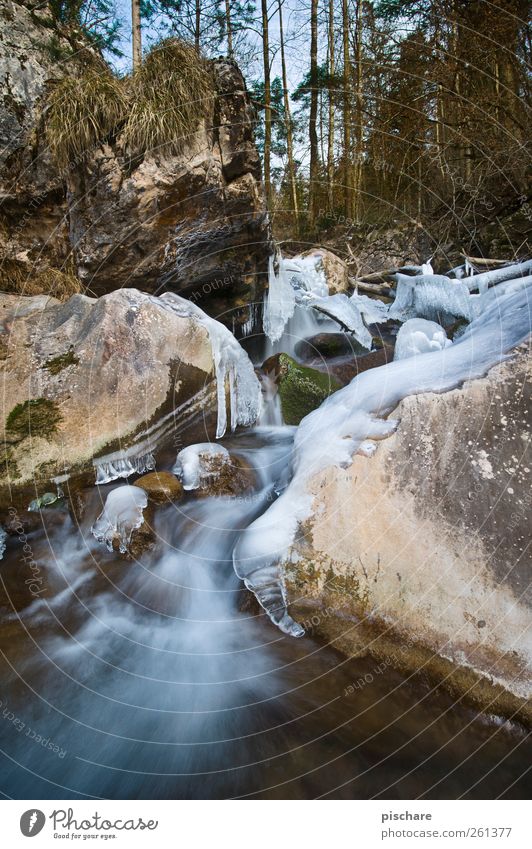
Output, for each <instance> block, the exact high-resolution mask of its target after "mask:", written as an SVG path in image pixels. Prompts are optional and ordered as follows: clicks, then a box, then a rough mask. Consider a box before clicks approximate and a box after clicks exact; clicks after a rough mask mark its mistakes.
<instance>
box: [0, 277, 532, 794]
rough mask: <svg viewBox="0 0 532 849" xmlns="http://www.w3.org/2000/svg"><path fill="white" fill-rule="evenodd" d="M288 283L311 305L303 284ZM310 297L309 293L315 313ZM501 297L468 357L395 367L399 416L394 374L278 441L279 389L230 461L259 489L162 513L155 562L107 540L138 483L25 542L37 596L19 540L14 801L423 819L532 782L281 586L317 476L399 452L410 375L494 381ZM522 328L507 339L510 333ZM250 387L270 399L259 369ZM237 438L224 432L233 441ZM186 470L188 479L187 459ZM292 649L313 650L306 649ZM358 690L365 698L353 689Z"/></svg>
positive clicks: (444, 703)
mask: <svg viewBox="0 0 532 849" xmlns="http://www.w3.org/2000/svg"><path fill="white" fill-rule="evenodd" d="M291 264H292V266H293V267H296V266H297V268H298V271H297V273H298V274H299V275H300V280H299V282H300V283H301V280H302V278H303V277H304V274H303V271H302V268H301V265H298V263H297V262H295V261H291ZM294 274H295V272H294ZM296 277H297V275H296ZM312 285H313V283H312V275H311V282H310V284H309V287H308V288H307V287H306V286H303V287H301V285H300V287H299V288H300V291H303V290H305V291H307V292H309V291H310V289H312ZM499 285H500V286H501V290H500V295H499V296H498V295H497V294H493V295H492V294H491V292H496V289H498V288H499V286H496V288H495V289H493V290H490V291H488V292H487V293H485V294H484V295H482V296H481V297H483V298H484V297H485V298H486V301H485V307H484V308H485V315H484V313H483V315H484V318H482V319H481V320H480V324H479V325H477V326H476V327H472V328H471V330H468V331H466V332H465V334H464V335H463V337H462V338H463V340H464V341H463V342H460V343H459V344H458V343H454V344H453V345H450V346H447V347H445V348H444V349H442V350H436V351H435V353H429V354H420V353H419V352H418V349H419V351H421V350H424V349H425V348H424V345H425V343H424V341H423V340H422V343H423V344H422V345H421V347H420V346H419V345H417V347H416V345H410V347H409V357H410V366H409V358H405V359H399V360H398V361H397V362H396V363H393V364H390V365H392V366H393V367H394V370H392V371H390V372H389V373H390V375H397V376H398V381H396V382H395V383H394V382H393V381H392V382H391V383H387V384H386V386H387V391H388V389H390V387H391V386H392V385H393V387H394V390H393V391H394V393H395V394H394V395H393V397H391V396H390V395H389V393H388V395H386V393H385V394H383V392H382V389H383V382H382V380H381V379H380V377H379V374H378V372H381V377H382V369H379V370H377V371H375V372H374V373H373V377H372V375H371V373H370V372H367V373H366V378H365V381H363V382H361V383H362V385H361V387H360V389H361V394H358V393H357V391H356V386H355V384H351V385H350V386H349V387H347V388H346V390H343V391H342V392H338V393H336V395H334V396H332V397H331V399H330V401H329V402H327V403H326V404H325V405H322V407H321V408H320V410H318V411H316V413H315V414H311V417H308V418H307V419H305V420H304V421H303V423H302V425H301V426H300V428H299V429H296V428H290V427H284V426H283V425H282V420H281V416H280V408H279V405H278V397H277V395H276V392H275V391H274V389H275V386H274V385H273V384H272V382H271V378H269V377H268V376H267V375H266V376H264V377H263V386H262V388H263V394H262V407H261V412H260V419H259V422H258V426H256V427H254V428H252V429H248V430H247V431H243V432H241V433H239V434H237V435H234V436H231V437H229V438H226V439H224V440H223V443H221V444H222V445H223V447H224V448H225V449H226V450H227V451H228V452H229V453H230V454H234V455H235V456H236V457H238V458H240V459H241V461H242V462H243V463H244V464H245V465H246V467H247V468H248V469H249V471H250V474H251V475H252V477H253V480H254V485H253V489H252V490H251V491H249V492H245V493H242V495H240V496H236V497H231V498H229V497H216V496H210V497H205V496H203V497H197V496H195V495H194V494H193V492H194V490H193V489H192V490H190V491H189V490H187V492H188V493H189V494H187V496H186V498H185V499H184V500H183V501H178V502H176V503H171V504H168V506H163V507H159V508H158V509H157V510H156V511H155V512H154V514H153V518H149V521H150V522H153V530H154V532H155V545H154V546H153V547H152V548H151V549H148V550H146V551H144V553H143V554H141V555H140V556H139V558H138V560H136V561H135V560H134V561H130V562H128V561H125V560H124V559H122V558H120V557H119V555H118V554H117V553H116V552H114V551H109V550H108V548H107V547H106V545H105V544H103V543H100V542H98V541H97V539H95V537H94V536H93V534H92V533H91V527H92V526H93V525H94V524H95V523H97V520H98V517H99V516H100V515H101V514H102V512H103V511H104V505H105V503H106V501H107V497H108V495H109V493H112V492H114V491H117V490H118V489H119V487H122V486H123V483H118V484H117V483H113V484H105V485H102V486H99V487H92V488H88V489H86V490H85V491H84V500H85V504H84V510H83V511H82V512H81V513H79V512H76V513H75V514H74V513H72V514H69V512H67V511H66V510H65V509H62V508H61V506H59V507H57V506H54V507H50V508H47V509H44V510H42V512H41V517H42V522H43V527H42V528H40V529H39V528H35V529H34V530H33V531H32V532H31V533H28V535H27V544H29V545H30V547H31V551H32V557H33V561H34V562H35V564H37V565H38V574H33V575H31V578H32V581H33V584H32V586H35V589H34V590H31V591H28V584H27V583H26V581H27V578H26V573H27V566H26V565H25V563H24V561H23V560H21V556H22V555H21V551H22V544H21V543H22V539H20V540H19V539H18V538H17V536H16V535H15V536H13V535H12V536H10V537H8V538H7V541H6V540H4V542H6V543H7V546H6V547H7V550H6V553H5V559H4V560H3V561H2V568H1V570H0V576H1V578H2V580H1V595H0V604H1V606H2V614H3V621H4V624H3V627H2V628H1V629H0V650H1V651H0V670H1V674H2V680H3V683H4V689H3V692H2V697H1V704H0V759H1V762H2V772H1V775H2V779H1V782H2V783H1V785H0V787H1V790H2V791H3V792H4V794H5V795H8V796H11V797H14V798H28V797H29V798H39V799H46V798H58V797H59V798H73V799H75V798H100V797H104V798H106V797H109V798H113V797H114V798H224V797H234V796H255V797H257V798H261V797H268V798H275V797H279V798H313V797H315V796H318V795H324V794H330V795H331V796H333V797H338V798H352V797H353V795H360V796H361V797H363V798H367V797H368V795H369V796H373V795H376V794H381V795H382V796H383V798H386V797H387V796H392V797H393V798H396V797H397V796H398V795H399V796H403V797H405V798H414V797H416V796H418V795H419V794H420V793H421V792H423V793H426V789H427V787H432V786H433V785H434V788H435V790H434V791H432V795H434V796H436V797H440V796H441V798H448V796H449V794H450V795H452V794H453V789H454V784H453V782H455V781H457V780H459V781H460V783H461V784H460V786H465V787H467V786H469V784H471V785H475V788H476V790H475V792H478V795H479V797H480V798H485V797H491V796H493V795H496V794H497V793H498V792H499V790H504V789H505V786H506V784H505V781H504V778H503V777H501V771H500V770H496V769H494V768H492V766H493V767H494V766H495V765H496V764H498V763H499V762H500V761H501V760H502V759H504V760H505V764H506V767H507V769H509V770H510V772H511V773H512V775H513V776H519V775H521V774H523V775H524V774H525V773H526V769H527V767H528V758H527V755H526V752H525V751H522V750H521V748H520V747H519V746H516V745H515V739H516V735H517V737H518V735H519V733H520V732H519V729H518V728H516V727H510V726H505V730H504V731H502V730H501V729H502V726H501V725H500V724H489V723H483V722H481V721H480V720H478V721H475V722H473V721H472V719H471V715H470V712H469V711H467V710H465V709H464V710H462V709H461V708H460V706H457V705H456V703H455V702H454V701H452V700H450V699H449V700H447V699H446V697H445V696H443V695H441V694H439V695H437V696H436V695H434V694H430V693H428V692H427V691H426V690H421V689H417V685H413V684H412V682H410V683H407V684H404V683H403V681H402V679H401V677H400V676H399V675H398V674H396V673H395V672H393V671H392V670H391V669H387V670H386V673H385V674H376V672H375V666H374V663H373V662H372V661H371V660H370V659H364V658H359V659H356V660H347V659H345V658H342V657H340V656H339V655H337V654H336V653H335V652H334V651H332V650H331V649H329V648H327V647H325V646H323V645H321V644H320V643H318V642H317V641H316V640H314V639H313V638H312V630H313V624H314V623H313V621H312V620H309V622H303V623H301V624H300V625H296V623H294V622H293V620H291V619H290V617H289V615H288V612H287V611H286V606H285V601H284V596H283V586H282V579H281V577H280V576H279V574H278V573H277V567H276V561H277V559H278V558H279V557H280V556H282V555H283V554H284V553H285V549H286V545H287V544H288V545H289V542H290V533H291V530H292V529H293V528H295V527H296V525H297V522H298V521H299V519H300V515H303V514H304V512H305V510H306V509H307V508H308V504H307V501H306V500H305V496H304V493H303V483H304V481H305V479H306V476H307V475H308V474H311V473H312V471H313V470H315V469H318V468H322V467H323V463H325V462H329V463H330V462H338V463H340V464H342V463H349V460H350V455H351V453H352V451H353V450H354V448H355V447H356V446H357V445H358V446H359V447H360V446H361V445H362V444H363V443H364V441H366V442H367V440H368V438H369V439H371V438H377V437H380V436H383V435H385V433H386V432H389V431H390V430H391V429H392V428H393V426H394V423H393V422H390V421H387V420H386V419H385V418H384V415H385V411H384V409H383V405H384V406H385V407H386V405H388V406H387V408H388V407H389V408H390V409H391V408H392V407H393V406H394V403H396V399H397V398H398V397H400V395H401V392H402V391H403V390H404V387H405V385H406V384H408V386H407V388H406V390H405V391H408V392H414V391H416V389H417V390H418V391H419V381H418V382H417V383H416V382H415V380H414V376H415V373H416V372H417V374H418V376H419V375H421V376H423V375H424V377H423V385H422V387H421V388H422V389H430V388H433V387H434V384H435V383H436V384H438V388H440V389H441V388H445V386H450V385H455V383H456V382H457V380H458V381H459V380H460V379H462V378H463V376H464V374H468V373H469V372H470V368H471V364H473V365H475V373H477V372H478V373H479V374H480V373H483V371H484V370H485V369H486V368H488V367H489V365H490V364H491V363H493V362H497V361H498V360H499V359H500V358H501V356H502V352H503V350H506V349H507V348H508V347H509V346H510V345H511V344H513V343H514V342H515V341H516V339H518V338H519V339H520V338H522V335H523V333H524V330H525V329H526V328H525V326H524V325H525V323H526V322H525V318H526V316H525V309H524V307H526V293H527V288H528V287H527V284H526V282H525V280H524V279H523V280H519V281H515V280H510V281H509V282H504V283H500V284H499ZM503 286H504V287H505V288H504V289H503ZM471 288H474V287H473V286H472V287H471ZM310 294H311V295H312V297H315V298H325V297H326V294H324V293H323V291H322V292H321V293H318V292H314V293H312V292H311V293H310ZM473 297H475V296H473ZM477 297H478V296H477ZM504 298H508V301H504V302H503V299H504ZM521 307H523V309H521ZM177 308H178V309H182V308H183V307H182V305H180V304H178V305H177ZM506 310H509V312H508V320H507V321H506V323H505V324H504V327H503V328H502V329H501V330H500V332H499V335H498V336H497V333H496V332H495V331H496V328H497V326H498V325H497V315H499V314H500V313H503V314H504V313H505V311H506ZM291 322H293V324H291ZM298 322H300V324H299V325H298ZM324 327H328V328H331V329H333V330H334V331H337V330H338V323H337V322H333V321H332V320H331V319H329V318H323V317H322V316H320V315H319V314H318V313H317V311H316V310H315V309H308V308H307V307H305V306H303V305H301V310H300V312H298V305H297V304H296V306H295V310H294V313H293V315H292V317H291V318H289V319H288V321H287V323H286V325H285V327H284V335H281V337H280V338H278V339H277V341H276V342H275V343H274V344H275V345H277V346H280V347H279V349H280V350H284V351H287V352H288V353H290V351H293V346H294V342H295V341H299V340H300V339H301V338H305V337H306V336H309V335H313V334H314V333H316V332H322V331H323V329H324ZM317 328H319V329H317ZM416 329H418V328H417V326H416ZM211 330H212V328H211ZM425 331H426V328H425ZM215 332H217V331H215ZM434 333H436V331H435V330H434ZM211 338H212V337H211ZM427 340H428V342H427V344H429V343H430V341H431V340H430V339H429V338H428V336H427ZM217 341H219V342H220V347H219V354H217V355H215V356H216V358H217V364H218V367H217V370H218V372H219V374H220V375H221V376H222V373H223V376H222V381H223V384H224V385H225V377H226V375H228V377H229V379H230V380H232V382H233V387H234V388H235V387H236V389H237V390H238V388H239V375H238V372H237V371H236V372H235V370H234V369H233V370H231V363H230V361H229V360H228V359H227V357H226V356H225V354H224V353H223V349H224V346H225V351H228V350H229V349H231V350H233V343H232V342H231V341H230V340H229V339H228V338H226V337H224V338H223V339H220V340H218V339H217ZM477 342H478V343H479V344H478V345H477ZM442 344H443V345H444V344H445V342H444V341H443V342H442ZM460 346H461V347H460ZM213 347H214V345H213ZM461 351H462V352H464V357H462V356H461V354H460V352H461ZM272 352H273V351H272ZM425 357H433V358H440V359H433V360H432V361H431V362H432V363H434V368H432V367H431V368H429V369H428V371H427V370H426V369H423V368H420V366H421V364H422V363H425V362H428V360H425V359H424V358H425ZM446 357H447V358H448V359H445V364H446V365H445V368H442V364H444V359H443V358H446ZM449 357H450V359H449ZM466 361H468V362H469V372H468V368H467V367H466V365H465V364H466ZM383 368H384V369H388V368H389V366H385V367H383ZM244 378H245V380H246V381H247V383H248V384H249V385H250V386H251V388H252V389H253V391H254V383H253V380H251V377H250V374H249V369H248V367H247V366H246V371H245V375H244ZM248 378H249V380H248ZM409 381H410V382H409ZM438 381H439V383H438ZM442 381H443V383H442ZM443 384H445V386H443ZM372 387H373V389H372ZM240 388H242V383H241V382H240ZM244 397H245V393H244V394H243V395H241V401H240V404H239V403H238V402H236V409H237V411H240V412H238V416H242V419H243V420H245V419H246V417H248V420H252V419H254V418H255V417H256V413H257V411H258V400H257V401H252V402H251V405H250V404H246V403H244V402H243V400H242V399H243V398H244ZM250 397H255V396H254V395H253V393H251V396H250ZM394 399H395V400H394ZM376 401H378V402H379V404H380V406H379V404H377V403H376ZM374 402H375V403H374ZM224 403H225V399H224ZM254 404H256V407H255V408H254V411H252V410H251V406H253V405H254ZM224 409H225V407H224ZM252 413H253V415H252ZM381 416H382V418H381ZM309 420H310V421H309ZM237 423H238V422H237ZM223 424H224V422H223V417H222V419H221V420H220V419H219V429H221V428H222V425H223ZM294 437H295V450H294V449H293V443H294ZM204 439H205V437H204V435H203V434H202V435H201V438H200V439H198V442H204ZM150 450H151V449H150ZM178 453H180V452H179V451H177V450H175V448H174V449H173V450H170V449H169V448H166V449H164V450H154V451H153V456H154V458H155V460H156V463H157V468H158V469H162V468H163V469H164V468H167V469H170V468H173V467H174V464H176V458H177V454H178ZM222 453H223V452H222ZM192 454H194V452H192ZM194 456H195V455H194ZM194 456H192V458H191V457H188V455H187V456H186V457H185V458H184V459H185V461H187V457H188V460H191V461H194ZM115 461H116V458H112V462H115ZM180 462H181V467H183V455H181V460H180ZM194 468H195V467H193V468H192V472H194ZM118 471H120V469H118ZM126 471H127V470H126ZM189 471H190V470H189ZM183 473H184V472H183ZM102 477H104V475H103V470H102ZM133 483H134V481H133ZM191 493H192V494H191ZM114 500H116V498H115V499H114ZM118 500H119V501H121V498H119V499H118ZM134 501H135V505H136V506H138V505H137V500H136V499H134ZM142 504H144V501H142ZM295 507H297V509H294V508H295ZM298 511H299V512H298ZM137 518H138V517H137ZM134 524H137V521H136V520H135V522H134ZM103 538H104V541H105V542H107V538H106V537H105V534H103ZM272 553H275V554H276V557H274V558H272ZM234 556H235V566H236V572H237V573H238V574H239V575H241V577H242V578H243V579H244V580H245V581H246V583H247V584H248V586H250V587H251V588H252V589H253V591H254V592H256V593H257V596H258V598H259V600H260V602H261V604H263V605H264V608H265V609H266V610H267V611H268V615H269V617H270V618H272V619H273V620H274V621H275V622H276V623H277V624H279V625H280V627H281V629H282V630H278V629H275V628H274V627H272V625H271V623H270V621H269V619H268V617H267V616H266V615H265V613H264V612H263V611H262V610H261V609H260V608H259V607H258V606H257V605H254V604H253V603H252V602H251V601H250V598H251V597H250V596H249V595H246V596H244V595H243V594H242V584H241V582H240V581H239V579H238V577H237V574H235V571H234V570H233V558H234ZM259 561H260V562H259ZM24 570H26V571H24ZM323 615H327V614H326V611H325V612H324V614H323ZM283 630H284V631H285V632H288V633H289V634H300V633H304V634H305V636H304V638H303V639H300V640H293V639H291V638H290V637H288V636H285V634H284V633H283V632H282V631H283ZM357 681H364V685H363V686H358V685H357V687H355V688H354V687H353V682H357ZM349 692H352V693H354V695H348V694H349ZM5 693H8V694H9V695H8V696H5ZM420 735H423V747H420V746H419V741H418V738H419V737H420ZM518 739H519V738H518ZM479 749H482V752H483V758H484V763H485V764H486V767H485V778H484V779H483V780H480V781H479V762H478V758H471V759H469V754H473V753H475V752H476V751H478V750H479ZM383 753H385V756H384V755H383ZM450 764H452V768H450V766H449V765H450ZM447 774H449V775H450V776H451V777H450V778H448V779H447V778H442V776H445V775H447ZM481 778H482V777H481ZM512 780H513V778H512ZM512 793H513V794H515V795H520V794H521V793H522V794H524V793H526V786H525V783H524V780H516V781H515V783H514V784H513V786H512ZM427 795H429V796H431V791H429V793H428V794H427Z"/></svg>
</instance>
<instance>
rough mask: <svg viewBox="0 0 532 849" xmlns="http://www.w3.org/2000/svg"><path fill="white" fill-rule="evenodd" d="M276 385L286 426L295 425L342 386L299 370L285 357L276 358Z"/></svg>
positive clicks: (315, 372) (289, 358) (332, 379)
mask: <svg viewBox="0 0 532 849" xmlns="http://www.w3.org/2000/svg"><path fill="white" fill-rule="evenodd" d="M278 385H279V397H280V400H281V409H282V413H283V418H284V420H285V422H286V424H288V425H298V424H299V422H300V421H301V419H302V418H304V417H305V416H306V415H308V413H311V412H312V410H315V409H316V408H317V407H319V406H320V404H321V403H322V402H323V401H324V400H325V399H326V398H327V397H328V396H329V395H332V393H333V392H336V391H337V390H338V389H341V386H342V384H341V383H339V382H338V381H337V380H336V378H334V377H331V376H330V375H328V374H323V373H322V372H319V371H316V369H312V368H307V367H306V366H301V365H299V364H298V363H296V362H295V360H293V359H292V358H291V357H289V356H288V355H287V354H280V355H279V374H278Z"/></svg>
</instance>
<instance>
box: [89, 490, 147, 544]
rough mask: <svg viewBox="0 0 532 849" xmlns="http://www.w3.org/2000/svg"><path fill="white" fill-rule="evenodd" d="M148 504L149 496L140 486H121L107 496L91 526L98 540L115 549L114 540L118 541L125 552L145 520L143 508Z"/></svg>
mask: <svg viewBox="0 0 532 849" xmlns="http://www.w3.org/2000/svg"><path fill="white" fill-rule="evenodd" d="M147 506H148V496H147V495H146V493H145V492H144V490H143V489H140V487H138V486H129V484H125V485H124V486H119V487H118V488H117V489H113V491H112V492H110V493H109V495H108V496H107V499H106V502H105V507H104V509H103V511H102V513H101V514H100V515H99V516H98V518H97V519H96V521H95V523H94V525H93V526H92V528H91V532H92V534H93V535H94V536H95V537H96V539H97V540H98V542H103V543H105V545H106V546H107V548H108V550H109V551H113V541H115V540H116V541H117V542H118V548H119V551H121V552H122V554H125V553H126V551H127V550H128V546H129V543H130V542H131V535H132V534H133V531H135V530H136V529H137V528H140V526H141V525H142V523H143V521H144V517H143V510H144V508H145V507H147Z"/></svg>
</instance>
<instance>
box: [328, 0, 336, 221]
mask: <svg viewBox="0 0 532 849" xmlns="http://www.w3.org/2000/svg"><path fill="white" fill-rule="evenodd" d="M335 72H336V67H335V55H334V0H329V80H332V79H333V78H334V74H335ZM327 198H328V206H329V212H330V213H332V212H333V211H334V103H333V86H332V85H331V84H330V83H329V130H328V138H327Z"/></svg>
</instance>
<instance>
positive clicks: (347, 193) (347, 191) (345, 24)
mask: <svg viewBox="0 0 532 849" xmlns="http://www.w3.org/2000/svg"><path fill="white" fill-rule="evenodd" d="M342 40H343V54H344V55H343V60H344V80H343V82H344V108H343V113H344V114H343V123H344V199H345V201H344V206H345V215H346V218H351V217H352V214H353V206H352V188H351V187H352V163H351V123H350V122H351V68H350V64H349V7H348V4H347V0H342Z"/></svg>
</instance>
